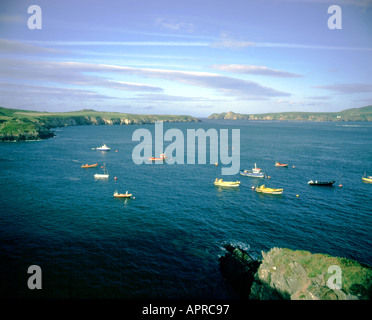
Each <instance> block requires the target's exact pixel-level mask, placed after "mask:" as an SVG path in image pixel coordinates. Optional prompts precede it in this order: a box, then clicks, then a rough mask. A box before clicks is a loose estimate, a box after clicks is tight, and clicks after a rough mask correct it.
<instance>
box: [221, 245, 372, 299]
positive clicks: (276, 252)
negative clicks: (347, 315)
mask: <svg viewBox="0 0 372 320" xmlns="http://www.w3.org/2000/svg"><path fill="white" fill-rule="evenodd" d="M225 249H226V254H225V255H224V256H222V257H221V258H220V259H219V262H220V269H221V272H222V274H223V276H224V277H225V278H226V279H227V281H228V283H230V284H231V286H232V287H233V288H234V289H235V290H236V292H237V293H238V295H239V296H241V297H243V298H247V299H249V300H370V299H371V298H372V268H371V267H370V266H368V265H365V264H361V263H359V262H357V261H354V260H350V259H346V258H339V257H333V256H330V255H327V254H312V253H310V252H308V251H300V250H291V249H287V248H272V249H271V250H270V251H268V252H262V259H260V260H255V259H253V258H252V257H251V256H250V255H249V254H248V253H247V252H246V251H244V250H243V249H241V248H240V247H238V246H233V245H230V244H228V245H226V246H225ZM337 272H338V274H337ZM336 277H338V278H337V279H336Z"/></svg>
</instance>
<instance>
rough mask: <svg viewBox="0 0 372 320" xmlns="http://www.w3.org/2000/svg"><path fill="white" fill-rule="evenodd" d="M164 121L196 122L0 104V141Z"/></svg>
mask: <svg viewBox="0 0 372 320" xmlns="http://www.w3.org/2000/svg"><path fill="white" fill-rule="evenodd" d="M155 121H164V122H198V121H200V120H199V119H197V118H195V117H191V116H187V115H139V114H129V113H119V112H100V111H95V110H90V109H84V110H80V111H74V112H57V113H49V112H37V111H27V110H18V109H8V108H2V107H0V141H26V140H40V139H47V138H51V137H53V136H54V133H53V131H52V129H53V128H58V127H66V126H81V125H134V124H151V123H155Z"/></svg>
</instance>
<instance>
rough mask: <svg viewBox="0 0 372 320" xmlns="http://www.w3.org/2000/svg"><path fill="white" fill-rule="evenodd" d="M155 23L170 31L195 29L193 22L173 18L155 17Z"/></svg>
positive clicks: (192, 30) (191, 30)
mask: <svg viewBox="0 0 372 320" xmlns="http://www.w3.org/2000/svg"><path fill="white" fill-rule="evenodd" d="M155 24H156V25H157V26H160V27H162V28H165V29H168V30H172V31H185V32H189V33H190V32H194V31H195V26H194V24H192V23H189V22H184V21H177V20H175V19H168V18H156V19H155Z"/></svg>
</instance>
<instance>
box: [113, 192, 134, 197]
mask: <svg viewBox="0 0 372 320" xmlns="http://www.w3.org/2000/svg"><path fill="white" fill-rule="evenodd" d="M114 197H115V198H131V197H132V194H131V193H128V191H127V192H126V193H118V192H117V191H115V192H114Z"/></svg>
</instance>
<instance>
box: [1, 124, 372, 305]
mask: <svg viewBox="0 0 372 320" xmlns="http://www.w3.org/2000/svg"><path fill="white" fill-rule="evenodd" d="M140 128H143V129H148V130H149V131H150V132H151V133H152V134H153V139H154V128H155V126H154V124H148V125H128V126H119V125H118V126H101V125H97V126H76V127H64V128H58V129H56V130H55V134H56V136H55V137H54V138H51V139H47V140H42V141H28V142H17V143H10V142H7V143H0V250H1V251H0V281H1V288H0V297H11V298H33V297H39V298H51V299H55V298H56V299H59V298H61V299H128V300H130V299H154V300H157V299H203V300H206V299H207V300H208V299H211V300H213V299H217V300H224V299H234V298H239V296H238V293H237V292H235V291H234V289H233V288H232V287H231V286H230V284H229V282H228V281H227V280H226V279H224V277H223V276H222V274H221V270H220V266H219V258H220V257H221V256H223V255H224V254H225V249H224V246H225V245H226V244H232V245H236V246H239V247H240V248H242V249H244V250H246V251H247V252H248V253H249V254H250V255H251V256H252V257H254V258H256V259H260V258H261V257H262V251H264V252H267V251H268V250H270V249H271V248H273V247H281V248H290V249H293V250H307V251H310V252H312V253H324V254H329V255H333V256H338V257H345V258H349V259H354V260H357V261H359V262H361V263H365V264H368V265H372V250H371V248H372V211H371V208H372V184H369V183H365V182H363V181H362V176H363V175H364V174H367V175H372V123H370V122H280V121H277V122H276V121H240V120H236V121H235V120H208V119H202V121H201V122H198V123H164V131H166V130H168V129H179V130H181V131H182V132H183V133H185V137H186V130H187V129H203V130H208V129H216V130H217V132H221V131H220V130H221V129H228V132H229V134H230V135H231V132H232V129H240V167H241V169H248V170H249V169H251V168H253V167H254V164H255V163H256V164H257V167H259V168H261V169H262V170H263V171H264V172H265V174H266V176H267V178H264V179H259V178H250V177H244V176H241V175H239V173H238V174H236V175H233V176H222V175H221V169H222V167H224V166H226V165H224V164H223V163H221V162H219V163H217V165H216V164H215V163H214V162H213V163H210V159H208V156H207V163H206V164H199V163H198V161H197V158H196V161H195V162H196V163H195V164H186V163H185V164H168V163H166V162H165V163H162V164H155V163H153V164H135V163H134V161H133V159H132V152H133V149H134V148H135V146H137V145H138V144H139V142H138V141H132V135H133V133H134V131H135V130H138V129H140ZM103 143H105V144H107V146H109V147H110V148H111V150H110V151H108V152H102V151H97V150H94V148H96V147H99V146H101V145H102V144H103ZM170 143H171V142H164V147H166V146H167V144H170ZM207 151H208V148H207ZM195 152H196V156H197V155H198V150H196V151H195ZM229 152H232V150H231V149H230V150H229ZM153 156H159V155H156V154H154V155H153ZM168 156H169V157H170V158H171V157H172V155H168ZM173 156H174V155H173ZM185 159H186V153H185ZM276 161H279V162H281V163H288V164H289V166H288V167H275V166H274V164H275V162H276ZM86 163H88V164H93V163H98V164H99V165H98V166H97V167H96V168H89V169H84V168H81V165H84V164H86ZM103 164H105V165H106V168H107V170H108V173H109V178H108V179H106V180H103V179H95V178H94V174H95V173H102V172H103V169H102V168H101V166H103ZM268 177H270V178H268ZM216 178H223V179H224V180H229V181H236V180H239V181H241V184H240V186H239V187H238V188H220V187H216V186H214V181H215V179H216ZM310 179H313V180H335V181H336V182H335V184H334V185H333V186H332V187H320V186H309V185H308V183H307V182H308V181H309V180H310ZM261 184H265V185H266V186H268V187H272V188H283V189H284V192H283V194H282V195H269V194H259V193H257V192H255V191H254V190H253V189H252V188H254V187H255V186H258V185H261ZM116 190H117V191H118V192H119V193H125V192H126V191H128V192H129V193H132V194H133V197H132V199H118V198H114V197H113V193H114V192H115V191H116ZM33 265H36V266H39V267H40V270H41V272H42V273H41V274H42V289H41V290H30V288H29V285H28V280H29V279H30V277H31V275H32V272H30V270H29V267H30V266H33Z"/></svg>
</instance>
